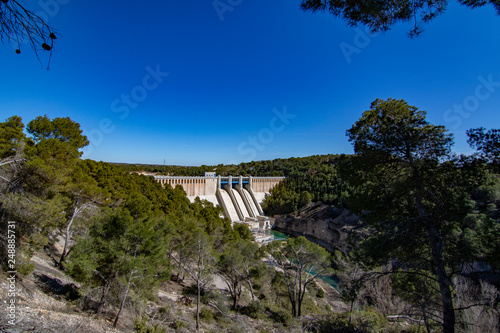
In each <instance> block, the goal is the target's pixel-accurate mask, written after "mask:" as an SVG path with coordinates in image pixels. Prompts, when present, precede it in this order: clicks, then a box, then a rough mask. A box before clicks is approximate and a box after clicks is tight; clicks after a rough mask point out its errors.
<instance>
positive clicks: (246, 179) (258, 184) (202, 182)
mask: <svg viewBox="0 0 500 333" xmlns="http://www.w3.org/2000/svg"><path fill="white" fill-rule="evenodd" d="M154 178H155V180H156V181H157V182H158V183H160V184H162V185H163V186H166V185H167V184H168V185H170V186H172V187H175V186H177V185H181V186H182V187H183V188H184V191H185V192H186V195H187V196H188V197H192V196H206V195H215V193H216V191H217V189H224V188H225V187H226V186H229V184H231V186H229V187H231V188H236V187H237V185H240V188H246V187H248V188H251V189H252V190H253V192H258V193H261V192H262V193H269V191H270V190H271V189H272V188H273V187H274V186H276V185H277V184H278V183H280V182H281V181H283V179H284V178H285V177H252V176H201V177H200V176H198V177H187V176H154Z"/></svg>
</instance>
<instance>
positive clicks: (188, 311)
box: [0, 116, 331, 332]
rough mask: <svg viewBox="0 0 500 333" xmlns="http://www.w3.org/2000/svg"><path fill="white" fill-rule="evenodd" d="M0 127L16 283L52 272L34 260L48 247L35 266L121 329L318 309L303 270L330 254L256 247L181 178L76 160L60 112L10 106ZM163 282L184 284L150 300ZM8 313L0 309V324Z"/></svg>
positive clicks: (72, 131) (81, 142)
mask: <svg viewBox="0 0 500 333" xmlns="http://www.w3.org/2000/svg"><path fill="white" fill-rule="evenodd" d="M0 130H1V131H0V156H1V166H0V176H1V181H0V186H1V188H0V195H1V196H0V222H1V227H2V230H8V229H12V230H11V231H10V232H9V237H7V234H4V233H2V235H1V248H0V250H1V267H2V271H3V272H4V273H5V274H7V272H8V271H13V270H15V271H16V272H17V273H15V275H14V276H13V278H15V279H17V281H21V280H22V279H29V280H31V279H34V283H35V284H38V285H45V283H47V281H56V279H55V277H50V276H47V275H46V273H45V272H44V273H43V274H42V272H40V271H39V270H38V269H39V268H36V267H35V264H34V263H35V262H37V263H39V262H40V256H44V255H45V254H48V255H49V256H50V257H51V258H52V262H47V263H45V264H44V265H49V266H50V265H55V267H54V268H56V269H57V270H58V271H61V272H63V274H66V275H68V276H69V277H70V278H72V279H74V281H76V282H78V283H79V284H80V287H79V288H76V289H75V287H74V285H66V286H64V288H66V289H64V288H63V290H71V292H70V293H69V294H67V295H66V294H64V295H63V296H62V297H70V299H71V300H74V301H75V299H76V302H77V303H78V304H80V305H79V307H80V310H79V311H84V312H85V313H88V314H97V315H101V316H102V317H103V318H112V322H111V323H110V325H111V326H115V327H118V328H120V327H121V328H122V329H123V328H124V327H128V329H127V330H129V329H130V328H131V327H130V324H129V323H130V322H132V324H133V323H134V321H135V324H133V325H132V326H134V325H135V329H136V330H138V331H143V332H150V331H151V330H157V331H165V330H175V329H177V328H179V329H181V328H182V329H186V328H187V329H188V330H194V329H198V327H205V328H206V327H213V329H215V330H216V331H224V329H231V327H232V323H231V320H230V318H231V317H234V316H239V318H242V317H245V318H249V320H251V318H254V319H257V320H258V322H259V325H263V327H266V326H269V327H272V326H273V325H278V326H279V327H284V326H290V327H293V326H297V325H299V326H300V316H301V314H311V313H314V314H316V315H318V314H327V313H329V311H330V310H328V309H331V308H330V306H329V305H328V302H327V301H326V300H321V299H320V298H318V297H317V296H316V295H317V294H318V293H319V291H318V290H320V289H321V288H320V287H318V286H317V285H316V283H315V281H316V280H317V276H314V277H312V278H311V277H310V276H308V274H307V272H308V271H309V270H310V269H313V270H314V271H316V272H317V273H318V274H319V275H323V274H331V272H330V268H329V267H330V265H331V257H330V255H329V254H328V253H327V252H326V251H325V250H324V249H323V248H321V247H319V246H318V245H316V244H313V243H311V242H309V241H307V240H306V239H300V238H299V239H297V240H296V241H294V242H289V244H288V245H287V246H285V247H283V246H280V245H279V244H276V245H274V246H273V247H272V248H270V249H269V251H266V248H265V247H262V248H259V247H258V246H257V245H256V244H255V243H253V242H251V238H252V234H251V232H250V231H249V229H248V228H247V227H246V226H245V225H243V224H236V225H235V226H234V227H232V226H231V223H230V221H229V220H228V219H225V218H221V208H220V207H215V206H213V205H212V204H211V203H209V202H206V201H200V200H196V201H195V202H194V203H190V202H189V200H188V199H187V197H186V194H185V192H184V191H183V189H182V187H180V186H177V187H176V188H171V187H170V186H166V187H165V188H163V187H162V186H161V185H160V184H159V183H157V182H155V181H154V179H153V178H152V177H149V176H144V175H139V174H137V173H131V172H130V171H131V168H130V167H129V166H126V165H115V164H111V163H106V162H95V161H92V160H82V159H81V158H80V157H81V152H80V149H81V148H83V147H84V146H85V145H87V144H88V140H87V138H86V137H85V136H84V135H83V134H82V131H81V129H80V126H79V124H78V123H77V122H75V121H73V120H71V119H69V118H54V119H50V118H48V117H47V116H44V117H37V118H36V119H33V120H31V121H29V122H28V123H27V124H26V128H25V125H24V123H23V121H22V119H21V118H19V117H16V116H13V117H11V118H9V119H7V120H6V121H5V122H3V123H0ZM24 130H25V131H24ZM25 133H27V135H26V134H25ZM197 171H199V170H197ZM10 235H13V237H10ZM299 247H300V248H304V249H305V248H307V250H306V251H305V252H304V254H305V255H307V256H309V257H307V258H309V259H308V260H307V262H304V263H303V265H305V266H303V265H302V264H301V261H302V260H305V259H299V262H297V265H299V264H301V268H300V270H297V269H296V267H298V266H297V265H295V264H294V265H292V266H290V265H288V264H286V263H288V262H289V260H291V259H290V258H291V256H292V255H293V253H295V251H296V249H297V248H299ZM266 252H267V253H268V255H269V256H270V257H269V258H271V260H272V261H274V262H275V265H278V264H280V263H282V264H283V270H282V273H280V272H278V271H277V270H276V269H274V268H273V266H272V265H267V264H265V263H263V261H262V257H263V256H264V254H265V253H266ZM269 258H268V259H267V260H269ZM311 258H313V260H312V261H311V260H310V259H311ZM30 259H33V260H34V261H33V260H30ZM305 268H306V269H307V270H304V269H305ZM32 272H36V274H35V275H32ZM298 275H300V276H302V277H303V278H304V279H303V280H299V279H296V278H295V277H296V276H298ZM214 279H215V280H217V279H220V281H219V283H218V285H219V288H214V287H213V283H214V282H213V281H214ZM294 280H295V281H296V282H294V283H293V284H290V283H289V282H290V281H294ZM287 281H288V282H287ZM300 281H302V282H300ZM167 282H170V283H174V284H176V285H178V286H179V287H178V288H180V289H181V290H183V294H182V295H179V298H178V299H177V301H178V302H180V303H179V304H177V303H175V304H174V303H171V302H170V301H165V300H164V299H163V300H162V299H160V298H158V295H159V294H161V293H163V294H164V293H165V289H162V288H165V284H166V283H167ZM45 286H46V285H45ZM50 286H52V287H53V285H49V286H46V287H47V288H49V289H50ZM220 289H227V290H228V294H221V293H220ZM44 290H45V289H44ZM162 290H163V291H162ZM321 290H322V289H321ZM50 292H51V293H58V292H59V291H54V290H51V291H50ZM180 296H182V298H181V297H180ZM59 297H61V296H59ZM322 297H323V296H322ZM151 302H153V303H151ZM165 302H167V303H165ZM146 304H149V305H148V307H146ZM151 306H152V308H151ZM165 307H169V308H171V310H169V311H166V310H165ZM175 313H182V314H183V315H181V316H178V315H175ZM124 314H125V315H124ZM186 316H187V317H186ZM22 319H23V320H26V321H27V320H28V318H22ZM244 320H246V319H244ZM84 321H85V320H84ZM121 322H124V323H123V324H121ZM9 323H10V322H9V321H6V320H5V318H2V322H0V325H1V327H2V328H6V329H8V328H9ZM33 323H34V324H33ZM127 323H128V324H127ZM31 324H33V325H35V327H38V326H36V325H42V323H41V322H40V323H37V322H31ZM54 325H55V326H51V327H53V329H56V330H57V331H63V328H61V327H60V326H57V325H56V324H55V323H54ZM124 325H125V326H124ZM80 326H81V325H80ZM216 327H219V328H218V329H217V328H216ZM38 328H39V329H40V331H44V329H45V327H42V326H39V327H38ZM77 328H78V327H73V328H71V327H67V328H64V330H66V329H72V330H74V329H77ZM132 328H133V327H132ZM283 330H284V328H283Z"/></svg>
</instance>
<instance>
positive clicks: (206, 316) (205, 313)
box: [200, 308, 215, 322]
mask: <svg viewBox="0 0 500 333" xmlns="http://www.w3.org/2000/svg"><path fill="white" fill-rule="evenodd" d="M200 318H201V319H202V320H205V321H207V322H212V321H214V320H215V319H214V314H213V313H212V311H211V310H210V309H209V308H203V309H201V311H200Z"/></svg>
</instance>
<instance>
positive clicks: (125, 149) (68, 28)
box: [0, 0, 500, 165]
mask: <svg viewBox="0 0 500 333" xmlns="http://www.w3.org/2000/svg"><path fill="white" fill-rule="evenodd" d="M116 3H117V2H113V3H111V2H110V1H107V2H106V1H94V0H89V1H76V0H69V1H68V0H64V1H63V0H40V1H26V5H27V6H28V7H29V8H31V9H33V10H34V11H38V12H39V13H41V14H42V15H45V17H47V18H48V19H49V23H50V24H51V25H52V26H53V27H55V28H56V29H57V31H58V33H59V36H60V37H59V38H58V40H57V44H56V46H55V49H54V54H53V57H52V62H51V69H50V70H49V71H47V70H45V69H44V68H42V67H41V66H40V64H39V63H38V61H37V60H36V58H35V57H34V55H33V53H32V52H31V51H30V50H29V48H28V47H27V45H23V46H22V53H21V54H20V55H16V54H15V53H14V52H13V49H12V47H11V46H9V45H3V46H2V45H0V59H1V61H2V67H1V70H0V73H1V80H0V116H1V119H0V120H1V121H3V119H5V118H8V117H10V116H12V115H14V114H15V115H19V116H21V117H22V118H23V120H24V121H25V123H27V122H28V121H29V120H31V119H33V118H35V117H36V116H38V115H45V114H47V115H48V116H49V117H51V118H54V117H65V116H69V117H71V119H73V120H75V121H77V122H78V123H80V125H81V128H82V129H83V130H84V133H85V134H86V135H87V136H88V137H89V139H90V140H91V145H90V146H89V147H87V148H86V149H85V150H84V151H85V153H84V156H83V157H84V158H91V159H94V160H103V161H109V162H130V163H148V164H163V161H164V160H165V161H166V163H167V164H176V165H201V164H209V165H210V164H219V163H222V164H228V163H240V162H247V161H250V160H267V159H274V158H287V157H292V156H295V157H299V156H309V155H316V154H329V153H352V151H353V149H352V146H351V145H350V144H349V142H348V141H347V138H346V136H345V131H346V130H347V129H348V128H350V127H351V126H352V124H353V123H354V122H355V121H356V120H357V119H359V117H360V116H361V114H362V112H363V111H365V110H367V109H369V107H370V103H371V102H372V101H373V100H375V99H376V98H382V99H386V98H388V97H393V98H398V99H405V100H406V101H408V103H409V104H411V105H415V106H417V107H419V108H420V109H422V110H426V111H427V112H428V120H429V121H430V122H431V123H434V124H440V125H445V126H446V127H447V128H448V129H450V130H451V131H452V132H453V133H454V134H455V151H456V152H460V153H461V152H470V150H469V148H468V145H467V143H466V136H465V131H466V130H467V129H469V128H475V127H480V126H484V127H486V128H500V116H499V111H500V38H498V32H499V31H500V17H499V16H498V15H497V14H496V12H495V10H494V9H493V8H492V7H491V6H485V7H483V8H479V9H475V10H470V9H468V8H466V7H464V6H459V5H458V4H456V3H454V2H452V3H451V4H450V6H449V8H448V9H447V11H446V13H445V14H444V15H442V16H440V17H437V18H436V19H435V20H434V21H432V22H431V23H430V24H428V25H426V26H425V31H424V33H423V35H422V36H421V37H419V38H417V39H409V38H407V32H408V31H409V30H410V28H411V27H410V25H405V24H400V25H398V26H396V27H395V28H394V29H393V30H391V31H389V32H387V33H385V34H380V35H376V36H373V35H369V34H366V32H365V31H366V30H365V28H364V27H359V28H357V29H354V28H351V27H348V26H347V25H346V24H345V22H344V21H342V20H341V19H338V18H334V17H332V16H329V15H327V14H321V13H316V14H312V13H304V12H302V11H301V10H300V8H299V4H300V1H299V0H293V1H290V0H287V1H285V0H276V1H263V0H253V1H249V0H238V1H236V0H231V1H229V0H220V1H219V3H223V4H226V5H227V6H228V7H226V8H227V9H228V10H227V11H225V12H223V13H221V12H219V13H218V12H217V10H216V8H215V7H214V1H213V0H207V1H201V0H190V1H149V0H145V1H142V2H137V1H128V0H124V1H120V2H119V5H116ZM231 4H233V5H231ZM42 60H46V59H45V58H43V57H42Z"/></svg>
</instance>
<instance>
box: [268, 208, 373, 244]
mask: <svg viewBox="0 0 500 333" xmlns="http://www.w3.org/2000/svg"><path fill="white" fill-rule="evenodd" d="M275 217H276V222H275V225H274V227H275V229H276V230H278V231H281V232H283V233H286V234H289V235H292V236H296V237H299V236H305V237H306V238H307V239H309V240H310V241H312V242H314V243H317V244H319V245H321V246H322V247H324V248H325V249H327V250H328V251H330V252H334V251H335V250H339V251H341V252H342V253H347V252H349V251H351V250H352V249H353V248H354V247H355V246H356V244H358V243H359V241H360V240H361V239H363V238H364V237H366V236H367V235H368V231H367V228H366V227H365V225H364V223H363V222H362V221H361V219H360V218H359V217H358V216H356V215H355V214H354V213H352V212H351V211H349V210H348V209H344V208H337V207H333V206H329V205H325V204H318V203H310V204H308V205H306V206H304V207H303V208H301V209H300V210H299V211H297V212H296V213H294V214H291V215H281V216H275Z"/></svg>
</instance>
